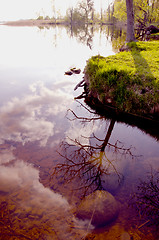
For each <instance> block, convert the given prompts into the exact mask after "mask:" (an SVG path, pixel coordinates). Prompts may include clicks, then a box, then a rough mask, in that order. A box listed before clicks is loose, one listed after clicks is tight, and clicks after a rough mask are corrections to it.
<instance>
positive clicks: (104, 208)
mask: <svg viewBox="0 0 159 240" xmlns="http://www.w3.org/2000/svg"><path fill="white" fill-rule="evenodd" d="M118 212H119V204H118V203H117V201H116V200H115V198H114V197H113V195H112V194H110V193H109V192H107V191H101V190H97V191H95V192H93V193H92V194H90V195H88V196H86V197H85V198H84V199H83V200H82V201H81V203H80V204H79V206H78V208H77V211H76V217H78V218H79V219H82V220H86V219H88V220H90V222H91V224H92V225H94V226H95V227H101V226H104V225H106V224H108V223H110V222H112V221H113V220H115V218H116V217H117V216H118Z"/></svg>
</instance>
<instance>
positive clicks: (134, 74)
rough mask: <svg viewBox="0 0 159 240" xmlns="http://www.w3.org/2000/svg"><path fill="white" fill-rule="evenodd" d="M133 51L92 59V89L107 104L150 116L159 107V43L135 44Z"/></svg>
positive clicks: (87, 71)
mask: <svg viewBox="0 0 159 240" xmlns="http://www.w3.org/2000/svg"><path fill="white" fill-rule="evenodd" d="M127 46H128V48H129V51H124V52H120V53H117V54H116V55H113V56H109V57H106V58H105V57H102V56H94V57H92V58H90V59H89V61H88V62H87V66H86V69H85V74H86V76H87V77H88V79H89V81H90V89H91V90H92V91H94V92H96V93H97V94H98V96H99V98H100V100H101V101H102V102H103V103H104V102H107V99H108V98H109V99H111V100H112V104H113V106H115V107H117V108H118V109H120V110H122V111H126V112H131V113H135V114H140V115H143V114H147V113H149V112H150V111H151V109H152V108H153V107H154V106H155V105H156V104H157V103H159V96H158V95H159V42H158V41H151V42H132V43H129V44H128V45H127Z"/></svg>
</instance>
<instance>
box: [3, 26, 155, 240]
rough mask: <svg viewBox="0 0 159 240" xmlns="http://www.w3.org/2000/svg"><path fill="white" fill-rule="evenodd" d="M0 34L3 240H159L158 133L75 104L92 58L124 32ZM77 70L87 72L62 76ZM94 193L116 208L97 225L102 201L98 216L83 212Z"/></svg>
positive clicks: (24, 30)
mask: <svg viewBox="0 0 159 240" xmlns="http://www.w3.org/2000/svg"><path fill="white" fill-rule="evenodd" d="M0 36H1V44H0V53H1V58H0V83H1V88H0V125H1V126H0V240H12V239H22V240H25V239H31V240H35V239H40V240H44V239H46V240H51V239H60V240H64V239H68V240H74V239H77V240H79V239H107V240H109V239H113V240H114V239H126V240H127V239H134V240H138V239H148V240H149V239H151V240H153V239H157V238H159V236H158V235H157V234H158V226H157V222H158V218H157V217H158V216H156V215H157V214H158V210H156V209H157V208H158V206H159V205H158V206H157V205H156V206H155V207H154V208H153V209H152V208H151V202H154V201H155V202H157V200H156V199H158V195H155V189H158V188H157V186H158V185H157V179H158V178H159V177H158V171H159V143H158V139H159V136H158V132H157V131H156V133H155V131H154V129H153V131H151V128H149V129H147V128H148V127H147V125H146V127H144V123H143V125H142V124H141V122H140V124H138V127H137V126H136V124H135V123H134V124H133V123H132V122H131V125H129V124H128V123H124V121H123V119H122V123H121V122H119V121H118V122H117V121H116V120H115V119H111V118H110V117H109V118H108V119H107V118H106V117H105V116H104V114H103V115H102V114H101V115H102V116H101V115H100V114H99V112H98V114H97V113H96V112H95V111H94V110H92V109H90V108H89V107H88V106H87V105H86V103H85V102H84V101H83V99H81V100H78V101H76V100H74V97H76V96H78V95H80V94H81V93H82V91H83V89H81V88H78V89H77V90H76V91H74V88H75V86H76V85H77V84H78V83H79V82H80V81H81V80H82V79H83V70H84V67H85V65H86V61H87V60H88V59H89V58H90V57H91V56H94V55H98V54H100V55H102V56H109V55H113V54H115V52H117V49H118V47H119V46H120V45H121V44H122V42H124V40H125V33H124V32H123V31H122V30H121V29H115V28H114V27H113V26H111V27H110V26H109V27H108V26H102V27H100V26H94V27H93V26H89V27H85V28H82V27H81V28H77V27H76V28H74V27H73V28H71V27H69V26H68V27H64V26H52V27H49V26H48V27H45V28H38V27H11V26H2V25H1V26H0ZM134 61H136V59H134ZM73 67H75V68H80V69H81V73H80V74H73V75H71V76H68V75H65V74H64V73H65V72H66V71H68V70H69V69H70V68H73ZM141 129H142V130H141ZM151 132H153V133H152V134H151ZM149 186H151V189H150V188H149ZM96 190H99V191H108V192H109V193H111V194H112V196H113V197H114V198H115V199H116V201H117V204H118V209H119V212H118V215H117V216H116V218H113V219H111V221H110V222H109V221H108V220H107V223H106V224H102V226H101V225H100V226H99V227H96V226H95V224H94V225H93V224H92V223H93V221H92V219H93V215H94V214H95V211H96V208H97V206H96V205H95V204H94V205H93V207H92V208H93V213H92V216H91V217H92V218H91V219H89V218H88V219H87V218H86V219H80V218H78V215H77V214H76V212H77V211H78V206H79V205H80V203H81V201H82V200H83V198H84V197H85V196H88V195H90V194H92V193H93V192H95V191H96ZM157 191H158V190H157ZM147 192H148V193H149V194H147V195H146V193H147ZM144 194H145V195H146V197H144V196H145V195H144ZM141 203H142V204H141ZM102 204H105V203H104V202H103V201H101V205H102ZM98 205H100V201H98ZM101 207H102V206H101ZM104 207H105V206H104ZM154 209H155V210H154ZM106 211H107V210H105V212H106ZM105 212H103V214H105ZM146 212H147V213H149V214H148V215H146ZM94 222H95V220H94ZM96 225H97V226H98V223H96Z"/></svg>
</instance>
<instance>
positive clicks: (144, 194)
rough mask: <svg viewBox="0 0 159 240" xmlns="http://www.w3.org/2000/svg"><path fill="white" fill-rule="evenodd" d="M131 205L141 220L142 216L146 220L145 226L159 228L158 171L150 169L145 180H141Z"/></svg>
mask: <svg viewBox="0 0 159 240" xmlns="http://www.w3.org/2000/svg"><path fill="white" fill-rule="evenodd" d="M131 204H132V205H133V207H135V208H136V209H137V211H138V213H139V216H140V218H141V219H142V218H143V216H146V217H147V218H148V220H147V221H146V224H147V223H149V224H153V225H156V226H157V227H158V226H159V171H154V170H152V169H151V172H150V173H149V175H148V177H147V180H145V181H143V180H141V182H140V184H139V186H138V191H137V192H136V193H134V195H133V198H132V202H131ZM142 225H143V224H142Z"/></svg>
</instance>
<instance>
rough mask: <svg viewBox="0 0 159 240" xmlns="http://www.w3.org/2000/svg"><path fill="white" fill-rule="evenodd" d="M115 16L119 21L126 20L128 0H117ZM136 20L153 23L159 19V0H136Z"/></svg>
mask: <svg viewBox="0 0 159 240" xmlns="http://www.w3.org/2000/svg"><path fill="white" fill-rule="evenodd" d="M114 17H115V18H116V19H118V20H119V21H126V18H127V15H126V1H125V0H115V2H114ZM134 17H135V22H138V23H141V22H145V23H151V22H158V21H159V1H158V0H134Z"/></svg>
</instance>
